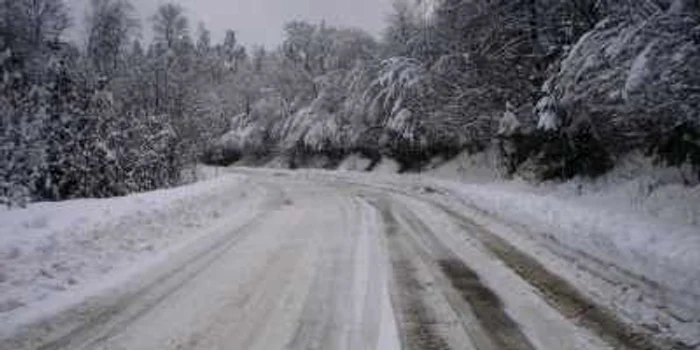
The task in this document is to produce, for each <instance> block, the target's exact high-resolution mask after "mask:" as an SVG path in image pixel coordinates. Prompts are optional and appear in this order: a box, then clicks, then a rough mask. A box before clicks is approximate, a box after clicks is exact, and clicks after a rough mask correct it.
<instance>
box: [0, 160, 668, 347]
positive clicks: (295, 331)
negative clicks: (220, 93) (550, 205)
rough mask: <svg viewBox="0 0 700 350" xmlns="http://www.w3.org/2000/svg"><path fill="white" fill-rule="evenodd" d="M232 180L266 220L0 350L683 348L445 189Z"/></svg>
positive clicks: (48, 320)
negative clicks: (471, 212)
mask: <svg viewBox="0 0 700 350" xmlns="http://www.w3.org/2000/svg"><path fill="white" fill-rule="evenodd" d="M237 173H238V174H236V175H230V176H236V177H239V178H245V179H246V180H245V182H244V184H245V187H246V188H247V189H248V190H251V191H254V192H255V196H256V203H257V204H255V205H252V206H248V207H246V208H248V209H243V208H242V207H241V206H238V205H234V204H230V203H229V206H219V207H218V209H217V211H216V215H213V216H214V217H215V218H216V220H213V221H216V222H217V223H216V225H213V226H211V227H208V228H207V229H206V234H199V235H196V236H194V238H191V239H189V240H188V241H186V244H180V245H175V246H173V247H171V248H170V249H169V250H168V252H167V254H162V256H160V258H159V259H155V260H153V261H151V262H150V263H149V264H148V265H145V266H141V267H140V268H138V269H137V271H132V272H131V273H128V274H125V275H124V276H122V278H121V279H118V278H117V279H116V281H118V282H116V283H113V284H112V285H111V286H108V287H104V288H102V289H98V290H95V291H93V293H87V292H86V293H85V295H84V297H83V298H74V300H72V301H71V302H69V303H64V304H63V305H62V306H61V307H57V308H55V311H53V312H46V309H44V310H41V305H42V304H41V302H38V303H37V305H38V306H36V307H34V308H28V310H29V311H27V314H28V315H29V316H27V315H24V314H23V315H21V316H22V317H20V318H21V320H20V321H14V322H12V325H11V326H7V327H3V328H4V329H2V331H3V333H2V334H1V336H2V337H3V338H0V339H2V340H0V348H1V349H16V350H21V349H71V350H74V349H75V350H77V349H129V350H136V349H148V350H151V349H348V350H356V349H377V350H379V349H381V350H390V349H427V350H431V349H480V350H486V349H493V350H498V349H515V350H520V349H523V350H531V349H552V350H562V349H657V348H658V349H663V348H669V349H670V348H673V347H674V346H675V345H678V344H675V345H673V344H670V345H669V344H664V342H659V341H657V340H654V339H653V338H652V337H651V336H649V335H648V334H646V333H645V331H644V330H642V329H638V328H637V327H635V326H634V325H630V324H628V323H625V322H623V321H622V320H621V319H620V318H619V317H618V316H617V315H616V314H615V313H614V312H613V311H611V310H610V309H608V308H605V307H604V306H601V305H599V304H597V303H596V302H594V301H592V300H591V299H590V298H588V297H587V296H585V294H584V293H582V292H580V291H579V290H578V289H577V288H575V287H574V286H573V285H572V284H570V283H569V282H567V281H566V279H565V278H562V277H560V276H559V275H557V274H555V273H554V272H552V271H551V270H550V269H549V268H545V266H544V265H543V263H542V262H541V260H537V259H536V258H535V257H533V256H532V255H531V254H530V255H528V252H526V251H523V250H521V249H520V248H519V247H518V246H516V243H514V242H509V241H508V240H507V239H504V238H503V236H502V235H497V234H495V233H493V232H491V231H490V230H489V229H488V228H486V227H485V226H483V225H481V224H479V223H478V222H477V221H475V220H474V219H473V218H471V217H469V216H468V215H466V214H465V213H468V211H466V210H464V208H462V207H460V206H459V204H457V203H456V201H453V200H449V198H448V197H449V196H450V194H449V193H448V192H447V191H445V190H443V189H441V188H439V187H437V186H434V187H433V186H431V185H426V184H425V183H418V182H416V181H414V180H412V179H408V178H407V179H403V180H400V179H398V178H395V177H387V178H386V179H381V178H380V177H376V178H374V179H371V180H370V178H368V177H361V176H346V175H343V174H338V173H323V172H308V173H293V172H286V171H267V170H238V171H237ZM222 184H227V182H220V183H219V185H222ZM227 186H231V188H230V189H226V188H218V189H217V191H218V192H220V193H227V191H229V192H231V193H233V192H235V191H234V190H233V188H234V187H235V188H237V189H240V188H241V181H238V180H237V181H232V182H231V183H228V185H227ZM251 208H254V209H251ZM202 210H204V209H202ZM193 230H194V228H193ZM46 304H47V305H48V304H50V303H49V302H46ZM30 311H31V312H30ZM32 312H33V314H32ZM3 320H4V321H6V322H7V323H8V324H9V323H10V322H9V320H8V319H7V318H4V319H3Z"/></svg>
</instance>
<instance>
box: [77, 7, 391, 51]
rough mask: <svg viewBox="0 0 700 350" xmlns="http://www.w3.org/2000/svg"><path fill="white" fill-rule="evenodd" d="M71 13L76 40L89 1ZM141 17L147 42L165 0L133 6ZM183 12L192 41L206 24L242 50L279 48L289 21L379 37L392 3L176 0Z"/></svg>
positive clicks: (216, 33) (215, 36)
mask: <svg viewBox="0 0 700 350" xmlns="http://www.w3.org/2000/svg"><path fill="white" fill-rule="evenodd" d="M65 1H66V2H67V3H68V4H69V6H70V7H71V9H72V12H73V16H74V18H75V22H76V28H74V29H73V32H72V33H71V37H73V38H76V39H78V40H80V39H79V38H82V37H83V36H82V33H83V31H84V30H83V29H82V27H81V22H82V20H83V18H84V14H85V5H86V4H87V3H89V0H65ZM131 2H132V4H133V5H134V7H135V8H136V9H137V11H138V12H139V17H140V18H141V21H142V26H143V30H142V31H143V35H144V36H145V37H146V38H149V37H150V27H151V24H150V22H149V21H148V19H149V18H150V17H151V16H152V14H153V13H154V12H155V9H156V7H157V6H158V5H159V4H162V3H164V2H166V1H165V0H131ZM174 2H176V3H179V4H181V5H182V6H183V7H185V8H186V9H187V16H188V18H189V19H190V29H191V31H192V33H193V37H194V36H195V35H196V30H197V27H198V23H199V22H200V21H202V22H204V23H205V24H206V26H207V27H208V28H209V30H211V32H212V36H213V40H214V41H215V42H217V41H220V40H221V39H222V37H223V33H224V31H225V30H226V29H229V28H230V29H233V30H235V31H236V33H237V34H238V38H239V41H240V42H242V43H243V44H245V45H254V44H264V45H265V46H266V47H268V48H273V47H275V46H277V45H278V44H279V43H280V41H281V40H282V35H283V32H282V28H283V26H284V23H286V22H288V21H290V20H293V19H305V20H310V21H312V22H319V21H321V20H322V19H325V20H326V22H327V23H328V24H329V25H336V26H353V27H358V28H362V29H364V30H366V31H368V32H369V33H372V34H375V35H378V34H379V33H381V30H382V29H383V28H384V24H385V19H386V16H387V14H388V12H389V10H390V9H391V0H176V1H174Z"/></svg>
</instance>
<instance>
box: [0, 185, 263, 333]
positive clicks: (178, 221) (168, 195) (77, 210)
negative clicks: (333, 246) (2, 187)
mask: <svg viewBox="0 0 700 350" xmlns="http://www.w3.org/2000/svg"><path fill="white" fill-rule="evenodd" d="M256 191H258V189H256V187H254V186H251V185H250V183H249V182H248V180H247V179H246V177H244V176H241V175H227V176H221V177H217V178H215V179H212V180H209V181H205V182H199V183H195V184H192V185H189V186H183V187H179V188H174V189H169V190H160V191H154V192H149V193H142V194H135V195H130V196H126V197H121V198H110V199H99V200H97V199H84V200H73V201H65V202H57V203H35V204H31V205H30V206H29V207H28V208H25V209H18V210H14V209H13V210H8V209H2V210H0V223H2V225H1V227H0V320H3V319H4V320H11V319H14V318H16V317H17V316H18V315H20V314H25V313H27V312H28V311H32V310H31V309H32V307H33V306H34V305H36V304H37V303H40V302H41V303H42V304H46V301H51V300H54V299H55V297H56V296H61V295H68V294H72V293H75V292H76V291H80V290H83V289H85V288H92V287H94V285H96V284H100V283H102V281H107V280H109V279H110V278H111V277H112V276H113V275H114V274H116V273H118V272H120V271H123V270H127V269H129V268H132V267H134V266H136V265H139V264H142V263H143V262H144V261H145V260H148V259H149V258H150V257H153V256H155V255H157V254H158V253H160V252H163V251H165V250H167V249H168V248H170V247H171V246H173V245H176V244H177V243H179V242H181V241H183V240H186V239H187V238H189V237H192V236H194V235H196V234H197V233H198V232H200V231H202V230H203V229H205V228H206V227H208V226H211V225H212V224H214V223H216V222H217V221H220V219H223V218H226V217H228V216H230V215H231V213H230V212H227V211H225V210H227V209H230V208H235V210H240V211H243V210H244V209H246V208H251V207H255V206H258V205H259V204H260V203H261V202H262V201H263V200H264V198H265V196H264V195H263V194H260V193H256ZM59 299H60V298H59ZM0 323H3V322H0Z"/></svg>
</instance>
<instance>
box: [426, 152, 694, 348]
mask: <svg viewBox="0 0 700 350" xmlns="http://www.w3.org/2000/svg"><path fill="white" fill-rule="evenodd" d="M462 163H463V162H462ZM477 163H478V162H477ZM475 165H476V166H477V167H478V166H479V164H475ZM442 170H443V171H442V173H439V174H431V175H435V176H439V177H441V178H442V179H440V180H434V181H433V183H434V184H435V185H436V186H437V187H440V188H443V189H445V190H447V191H448V192H449V193H451V194H452V195H453V196H455V197H456V198H459V200H460V201H462V202H463V203H464V204H467V205H468V206H469V207H472V208H476V209H479V210H481V211H483V212H484V213H486V214H487V215H486V216H485V217H493V218H494V219H495V221H493V220H490V219H485V220H486V221H485V222H484V223H486V225H487V226H493V225H494V224H493V222H504V223H507V225H508V227H512V230H509V229H508V228H506V227H504V226H502V225H501V226H499V225H496V226H498V227H496V226H494V227H491V228H490V230H492V231H493V232H497V233H499V234H502V235H503V238H504V239H506V240H509V241H513V242H517V243H514V244H516V245H517V246H518V247H519V248H520V249H524V251H526V252H528V253H529V254H531V255H533V256H537V257H538V259H543V260H542V262H543V264H545V265H546V266H549V267H550V268H554V269H555V271H556V273H558V274H562V275H563V276H565V278H566V279H568V280H569V281H571V282H573V283H574V284H575V285H577V286H578V287H579V288H582V289H587V290H588V292H589V293H592V294H589V295H590V296H591V297H593V298H595V299H600V300H599V301H602V302H603V303H604V304H605V305H608V306H610V307H612V308H614V309H615V310H617V312H618V313H621V314H625V315H626V317H627V318H628V320H630V321H631V322H633V323H636V324H638V325H642V326H649V327H652V328H654V329H657V330H660V332H661V333H663V334H671V335H672V337H674V338H676V339H684V341H688V342H689V344H691V343H693V340H697V339H700V327H698V326H699V325H700V254H698V252H700V185H695V186H686V185H682V184H683V183H687V181H688V176H687V174H685V173H684V171H683V169H673V168H662V167H658V166H654V165H653V163H652V162H651V161H649V160H648V159H645V158H643V157H640V156H632V157H628V158H626V159H624V160H622V161H621V162H620V165H618V167H617V168H616V169H614V170H613V171H611V172H610V173H609V174H607V175H605V176H603V177H601V178H599V179H596V180H586V179H575V180H572V181H568V182H565V183H544V184H539V185H533V184H529V183H526V182H524V181H520V180H511V181H506V180H493V178H492V179H491V180H490V181H484V178H483V177H479V176H476V177H475V176H473V174H474V173H475V172H476V173H477V174H478V173H479V172H480V170H478V169H477V170H474V169H467V170H464V169H463V168H461V167H458V166H455V164H451V165H450V164H448V165H446V166H444V167H443V169H442ZM445 179H450V180H445ZM455 179H457V180H460V181H459V182H455V181H454V180H455ZM510 231H512V232H511V233H507V232H510ZM526 237H529V238H526ZM523 239H524V240H523ZM528 239H534V241H533V243H535V245H532V246H530V248H527V246H528V243H527V242H526V241H527V240H528ZM543 249H544V251H546V252H543V251H542V250H543ZM551 254H554V255H551ZM545 256H549V258H547V257H545ZM562 258H563V259H564V260H562ZM562 264H563V265H562ZM561 266H569V267H561ZM583 271H588V272H583ZM589 273H590V274H592V275H589ZM584 276H588V277H584ZM591 278H592V279H591ZM601 288H602V289H601Z"/></svg>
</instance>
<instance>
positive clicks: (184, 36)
mask: <svg viewBox="0 0 700 350" xmlns="http://www.w3.org/2000/svg"><path fill="white" fill-rule="evenodd" d="M141 15H143V16H144V18H143V19H141V18H140V16H141ZM74 23H75V19H74V18H71V16H70V15H69V11H68V8H67V5H66V3H65V2H64V0H0V76H1V79H0V204H4V205H10V206H15V205H18V206H22V205H25V204H26V203H28V202H32V201H45V200H48V201H55V200H64V199H71V198H85V197H111V196H119V195H125V194H128V193H133V192H141V191H148V190H153V189H158V188H164V187H170V186H175V185H178V184H181V183H182V182H183V181H184V179H185V178H187V176H186V174H187V172H188V171H191V169H193V167H194V166H195V165H196V164H198V163H206V164H216V165H230V164H234V163H238V164H245V165H249V166H250V165H253V166H257V165H265V164H267V163H268V162H270V161H272V160H273V159H274V160H276V161H278V162H282V163H283V165H284V166H285V167H290V168H299V167H321V168H334V167H335V166H337V165H338V164H339V163H340V162H341V161H342V160H343V159H344V158H345V157H346V156H348V155H351V154H361V155H362V156H364V157H366V158H368V159H370V160H371V161H372V162H371V163H372V164H371V165H370V166H369V167H370V168H371V167H372V166H373V165H375V164H377V163H378V162H379V161H380V160H381V159H382V158H385V157H387V158H392V159H394V160H396V161H397V162H398V163H399V164H400V166H401V171H402V172H418V171H421V170H422V169H423V168H424V167H425V166H427V165H428V164H429V163H431V162H433V161H434V160H435V159H443V160H446V159H450V158H451V157H454V156H456V155H457V154H460V153H462V152H469V153H478V152H487V151H489V152H495V153H496V154H497V155H498V159H499V167H501V168H502V170H503V173H504V174H505V175H506V176H515V175H518V176H524V177H527V178H528V179H532V180H533V181H544V180H566V179H570V178H572V177H575V176H588V177H595V176H598V175H601V174H604V173H605V172H607V171H608V170H610V169H611V168H612V167H613V166H614V164H615V162H616V160H617V159H619V158H620V157H621V156H623V155H625V154H628V153H630V152H633V151H638V152H644V154H646V155H648V156H650V157H653V158H654V159H656V160H657V161H658V162H659V163H662V164H664V165H667V166H674V167H685V168H688V169H690V170H689V173H690V174H692V176H690V177H689V178H688V180H687V181H688V183H689V184H691V183H693V184H694V183H697V182H698V181H700V1H698V0H622V1H620V0H570V1H558V0H495V1H494V0H396V1H395V2H394V6H393V10H392V11H391V13H389V14H388V15H387V23H386V30H385V32H384V35H383V36H382V37H381V38H375V37H373V36H372V35H370V34H368V33H366V32H364V31H363V30H361V29H356V28H342V27H337V26H334V25H333V23H326V22H321V23H309V22H304V21H291V22H289V23H288V24H287V25H286V27H285V29H284V30H285V33H284V34H285V39H284V42H283V43H282V44H281V45H280V46H279V47H277V48H263V47H262V46H259V47H255V46H253V47H245V46H243V45H241V44H240V43H239V42H238V40H237V37H236V32H235V28H232V29H231V30H229V31H228V32H227V33H226V35H225V39H224V40H223V42H220V43H214V42H212V39H211V37H212V35H211V33H210V31H209V30H208V29H207V28H206V25H205V24H193V23H191V22H190V20H189V19H188V17H187V12H186V11H185V9H184V8H183V7H182V6H180V5H178V4H177V3H165V4H163V5H161V6H160V7H159V8H158V9H157V11H156V13H153V14H138V13H136V11H135V10H134V7H133V6H132V4H131V3H130V2H129V0H91V2H90V6H89V8H88V9H87V11H86V14H85V24H86V28H87V29H86V32H87V40H86V43H85V45H77V44H75V43H72V42H69V41H68V40H66V36H65V32H66V30H67V29H69V28H70V27H71V26H72V25H74ZM233 25H234V24H232V26H233ZM146 26H148V27H151V28H152V31H153V33H154V35H153V38H152V40H150V41H149V42H145V41H144V40H142V39H139V38H141V36H140V35H138V34H139V33H140V31H141V30H142V29H143V28H144V27H146ZM368 170H369V169H368Z"/></svg>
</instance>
